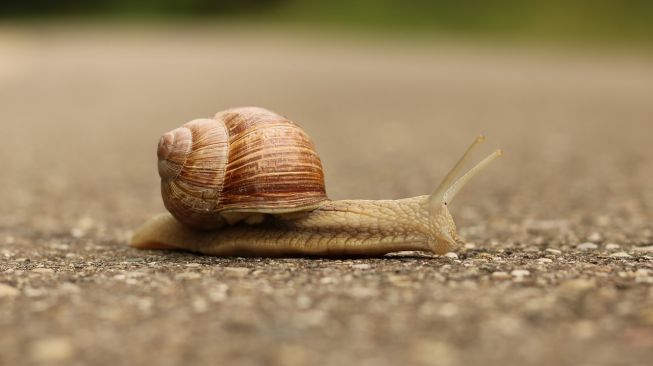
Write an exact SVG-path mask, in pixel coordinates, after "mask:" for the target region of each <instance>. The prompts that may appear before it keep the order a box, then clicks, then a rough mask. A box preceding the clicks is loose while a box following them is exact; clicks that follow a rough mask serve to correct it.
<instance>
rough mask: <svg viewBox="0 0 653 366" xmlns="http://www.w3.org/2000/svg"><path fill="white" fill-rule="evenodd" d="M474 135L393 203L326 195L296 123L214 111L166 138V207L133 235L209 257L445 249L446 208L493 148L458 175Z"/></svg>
mask: <svg viewBox="0 0 653 366" xmlns="http://www.w3.org/2000/svg"><path fill="white" fill-rule="evenodd" d="M483 140H484V137H483V136H479V137H478V138H476V140H475V141H474V142H473V143H472V144H471V145H470V146H469V148H468V149H467V150H466V151H465V153H464V154H463V156H462V157H461V158H460V160H459V161H458V162H457V164H456V165H455V166H454V167H453V168H452V169H451V171H450V172H449V173H448V174H447V175H446V176H445V178H444V179H443V180H442V182H441V183H440V184H439V185H438V186H437V188H436V189H435V190H434V191H433V192H432V193H431V194H430V195H424V196H417V197H412V198H405V199H398V200H337V201H333V200H330V199H329V198H328V197H327V195H326V190H325V185H324V174H323V171H322V164H321V161H320V158H319V156H318V155H317V153H316V151H315V147H314V145H313V142H312V141H311V139H310V138H309V136H308V135H307V134H306V133H305V132H304V131H303V130H302V129H301V128H300V127H299V126H298V125H297V124H295V123H294V122H292V121H290V120H288V119H286V118H284V117H282V116H280V115H278V114H276V113H274V112H271V111H269V110H266V109H263V108H258V107H245V108H235V109H229V110H225V111H222V112H219V113H217V114H216V115H215V117H214V118H212V119H196V120H193V121H190V122H188V123H186V124H184V125H183V126H181V127H179V128H176V129H174V130H172V131H170V132H168V133H166V134H164V135H163V136H162V137H161V139H160V141H159V145H158V149H157V155H158V170H159V175H160V176H161V193H162V197H163V202H164V205H165V207H166V208H167V209H168V211H169V213H164V214H159V215H157V216H155V217H153V218H151V219H149V220H148V221H147V222H146V223H145V224H144V225H143V226H142V227H141V228H140V229H139V230H137V231H136V232H135V234H134V235H133V237H132V240H131V243H130V245H131V246H133V247H135V248H140V249H181V250H187V251H191V252H195V253H201V254H207V255H216V256H236V255H238V256H322V257H328V256H380V255H384V254H387V253H390V252H397V251H405V250H409V251H427V252H433V253H436V254H443V253H446V252H449V251H452V250H455V249H456V248H458V247H459V246H460V245H461V244H462V243H463V240H462V239H461V238H460V237H459V236H458V234H457V233H456V225H455V224H454V221H453V219H452V217H451V214H450V213H449V210H448V208H447V205H448V204H449V203H450V202H451V200H453V198H454V197H455V196H456V194H457V193H458V192H459V191H460V189H461V188H462V187H463V186H464V185H465V184H466V183H467V182H468V181H469V180H470V179H471V178H472V177H473V176H474V175H475V174H476V173H478V172H479V171H480V170H481V169H483V168H484V167H486V166H487V165H488V164H489V163H490V162H491V161H492V160H494V159H495V158H497V157H498V156H500V155H501V150H496V151H495V152H494V153H492V154H490V155H489V156H488V157H486V158H485V159H484V160H482V161H481V162H480V163H478V164H477V165H476V166H474V167H473V168H472V169H470V170H469V171H468V172H467V173H465V174H464V175H462V176H461V177H460V178H458V179H457V180H455V178H456V176H457V175H460V173H461V169H462V168H463V164H464V163H465V162H467V161H468V160H469V157H470V153H471V152H472V150H474V148H475V147H476V146H478V145H479V144H480V143H481V142H482V141H483Z"/></svg>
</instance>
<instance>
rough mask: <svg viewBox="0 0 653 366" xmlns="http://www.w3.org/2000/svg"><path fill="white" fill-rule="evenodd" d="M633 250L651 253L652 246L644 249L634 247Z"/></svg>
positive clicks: (652, 250)
mask: <svg viewBox="0 0 653 366" xmlns="http://www.w3.org/2000/svg"><path fill="white" fill-rule="evenodd" d="M634 249H635V250H637V251H640V252H653V245H649V246H646V247H635V248H634Z"/></svg>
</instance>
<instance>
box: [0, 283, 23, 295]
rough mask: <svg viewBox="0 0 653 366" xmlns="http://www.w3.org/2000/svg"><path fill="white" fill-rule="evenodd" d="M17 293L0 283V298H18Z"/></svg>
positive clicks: (16, 290) (12, 288)
mask: <svg viewBox="0 0 653 366" xmlns="http://www.w3.org/2000/svg"><path fill="white" fill-rule="evenodd" d="M19 293H20V291H18V289H17V288H14V287H11V286H9V285H5V284H4V283H0V298H3V297H15V296H18V294H19Z"/></svg>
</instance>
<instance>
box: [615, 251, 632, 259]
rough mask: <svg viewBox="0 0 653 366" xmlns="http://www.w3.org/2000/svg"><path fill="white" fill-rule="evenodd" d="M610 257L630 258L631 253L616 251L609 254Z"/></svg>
mask: <svg viewBox="0 0 653 366" xmlns="http://www.w3.org/2000/svg"><path fill="white" fill-rule="evenodd" d="M610 257H612V258H632V255H630V254H628V253H626V252H617V253H612V254H610Z"/></svg>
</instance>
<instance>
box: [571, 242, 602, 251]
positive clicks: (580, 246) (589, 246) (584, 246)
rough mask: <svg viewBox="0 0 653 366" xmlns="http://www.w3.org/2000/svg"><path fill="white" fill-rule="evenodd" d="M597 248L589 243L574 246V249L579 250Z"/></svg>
mask: <svg viewBox="0 0 653 366" xmlns="http://www.w3.org/2000/svg"><path fill="white" fill-rule="evenodd" d="M598 247H599V246H598V245H596V244H594V243H590V242H585V243H581V244H578V245H577V246H576V248H578V249H580V250H594V249H596V248H598Z"/></svg>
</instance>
